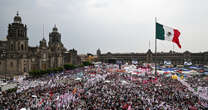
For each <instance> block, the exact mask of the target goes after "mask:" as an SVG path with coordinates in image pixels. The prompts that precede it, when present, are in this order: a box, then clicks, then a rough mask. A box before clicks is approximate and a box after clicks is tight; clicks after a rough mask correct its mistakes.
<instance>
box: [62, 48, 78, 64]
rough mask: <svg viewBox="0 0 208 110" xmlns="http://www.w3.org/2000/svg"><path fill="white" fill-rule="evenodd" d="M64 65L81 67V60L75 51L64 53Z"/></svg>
mask: <svg viewBox="0 0 208 110" xmlns="http://www.w3.org/2000/svg"><path fill="white" fill-rule="evenodd" d="M64 64H74V65H80V64H81V58H80V56H79V55H78V54H77V51H76V50H75V49H71V50H69V51H66V52H65V53H64Z"/></svg>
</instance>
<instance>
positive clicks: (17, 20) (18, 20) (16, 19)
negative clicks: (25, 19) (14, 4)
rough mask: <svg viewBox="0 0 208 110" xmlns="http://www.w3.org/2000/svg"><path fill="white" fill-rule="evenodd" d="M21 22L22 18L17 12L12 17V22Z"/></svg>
mask: <svg viewBox="0 0 208 110" xmlns="http://www.w3.org/2000/svg"><path fill="white" fill-rule="evenodd" d="M21 22H22V19H21V17H20V16H19V13H18V12H17V15H16V16H15V17H14V23H21Z"/></svg>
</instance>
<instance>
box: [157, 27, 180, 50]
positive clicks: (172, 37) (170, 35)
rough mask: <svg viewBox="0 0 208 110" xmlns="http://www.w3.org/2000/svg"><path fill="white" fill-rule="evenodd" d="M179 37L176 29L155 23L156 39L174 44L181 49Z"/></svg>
mask: <svg viewBox="0 0 208 110" xmlns="http://www.w3.org/2000/svg"><path fill="white" fill-rule="evenodd" d="M179 36H180V32H179V31H178V30H177V29H173V28H170V27H168V26H164V25H162V24H159V23H156V39H160V40H167V41H171V42H174V43H176V44H177V45H178V47H179V48H181V44H180V42H179Z"/></svg>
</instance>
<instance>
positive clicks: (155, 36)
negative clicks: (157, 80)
mask: <svg viewBox="0 0 208 110" xmlns="http://www.w3.org/2000/svg"><path fill="white" fill-rule="evenodd" d="M156 23H157V17H155V75H157V60H156V59H157V39H156V31H157V30H156Z"/></svg>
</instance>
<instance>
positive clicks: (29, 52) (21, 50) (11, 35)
mask: <svg viewBox="0 0 208 110" xmlns="http://www.w3.org/2000/svg"><path fill="white" fill-rule="evenodd" d="M28 40H29V37H28V36H27V25H24V24H23V23H22V19H21V17H20V16H19V14H18V13H17V15H16V16H15V17H14V21H13V23H11V24H9V25H8V34H7V40H6V41H0V74H7V75H20V74H24V73H28V72H29V71H31V70H46V69H48V68H56V67H62V66H63V65H64V64H65V62H70V61H65V62H64V59H66V58H68V57H69V58H72V57H71V56H67V55H71V54H67V53H69V52H74V53H75V55H74V54H72V55H74V56H75V57H73V58H75V60H77V59H79V58H78V55H77V52H76V51H75V50H74V49H73V51H68V52H67V50H66V48H65V47H64V45H63V43H62V42H61V34H60V33H59V32H58V28H57V27H56V25H55V26H54V27H53V29H52V32H50V33H49V42H48V44H47V41H46V40H45V39H44V38H43V39H42V40H41V41H40V44H39V46H36V47H31V46H29V44H28ZM64 55H65V56H64ZM69 60H72V59H69Z"/></svg>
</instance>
